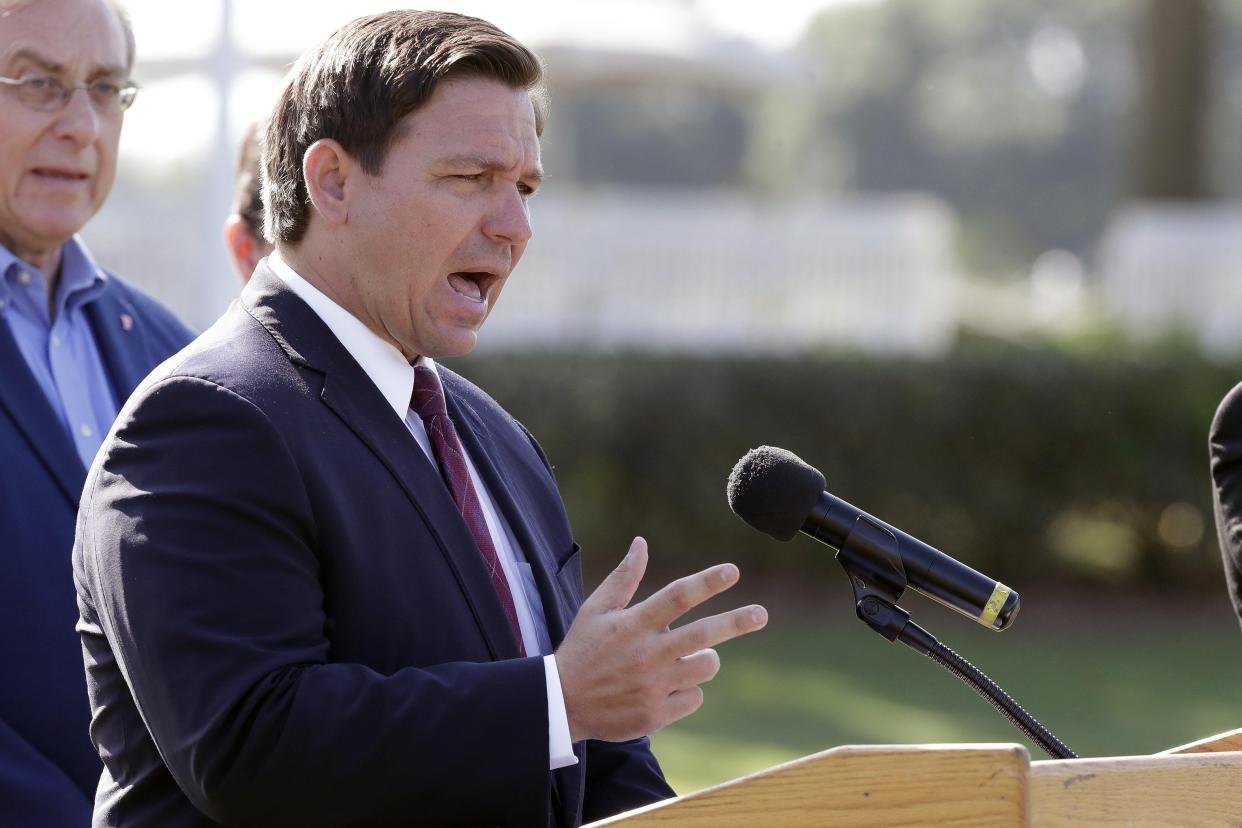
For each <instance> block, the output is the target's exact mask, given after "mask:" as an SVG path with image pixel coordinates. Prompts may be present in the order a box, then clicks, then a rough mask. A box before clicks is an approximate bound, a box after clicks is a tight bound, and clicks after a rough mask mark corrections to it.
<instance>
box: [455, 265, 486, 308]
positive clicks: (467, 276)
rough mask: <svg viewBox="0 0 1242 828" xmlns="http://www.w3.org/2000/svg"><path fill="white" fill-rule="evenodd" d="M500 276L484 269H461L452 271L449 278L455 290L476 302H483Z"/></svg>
mask: <svg viewBox="0 0 1242 828" xmlns="http://www.w3.org/2000/svg"><path fill="white" fill-rule="evenodd" d="M498 278H499V277H498V276H497V275H496V274H495V273H489V272H487V271H484V270H460V271H457V272H456V273H450V274H449V277H448V280H449V284H450V285H452V286H453V290H455V291H457V292H458V293H460V294H461V295H462V296H465V297H466V298H468V299H473V300H474V301H476V302H482V301H484V300H485V299H487V292H488V290H490V289H491V286H492V285H493V284H494V283H495V282H496V280H497V279H498Z"/></svg>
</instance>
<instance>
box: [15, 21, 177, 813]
mask: <svg viewBox="0 0 1242 828" xmlns="http://www.w3.org/2000/svg"><path fill="white" fill-rule="evenodd" d="M132 65H133V36H132V32H131V29H130V26H129V22H128V19H127V18H126V17H125V14H124V11H123V10H122V9H121V8H120V7H119V6H117V5H116V4H115V2H112V0H0V566H3V571H4V574H3V576H0V673H2V674H3V676H4V677H3V680H0V825H4V826H40V828H46V827H51V828H55V826H62V825H63V826H77V828H81V826H85V825H89V824H90V820H91V809H92V806H93V800H94V794H95V788H96V786H97V785H98V782H99V776H100V768H101V766H100V761H99V756H98V754H97V753H96V751H95V750H94V748H93V747H92V745H91V741H90V737H89V734H88V727H89V722H90V708H89V706H88V703H87V697H86V685H85V680H84V676H83V672H82V655H81V646H80V643H79V640H78V637H77V635H76V633H75V631H74V623H75V620H76V619H77V616H78V610H77V606H76V603H75V599H74V587H73V580H72V569H71V565H70V552H71V550H72V547H73V524H74V516H75V514H76V510H77V506H78V498H79V496H80V494H81V491H82V484H83V481H84V479H85V476H86V468H87V467H88V466H89V465H90V463H91V460H92V458H93V457H94V455H95V453H96V451H97V450H98V448H99V445H100V443H101V442H102V440H103V438H104V435H105V434H106V433H107V432H108V429H109V428H110V427H111V425H112V421H113V419H114V418H115V416H116V414H117V411H118V409H119V407H120V405H121V404H122V403H124V401H125V399H126V398H127V397H128V396H129V394H130V392H131V391H132V390H133V388H134V386H135V385H136V384H137V383H138V382H139V381H140V380H141V379H142V378H143V377H144V376H145V375H146V374H147V373H148V372H149V371H150V370H151V369H152V368H154V367H155V366H156V365H157V364H159V363H160V362H161V361H163V360H164V359H165V358H167V357H168V356H169V355H170V354H172V353H174V352H175V351H176V350H178V349H179V348H180V347H181V346H182V345H184V344H185V343H186V342H188V341H189V339H190V338H191V334H190V332H189V330H188V329H187V328H185V327H184V326H183V325H182V324H181V323H180V322H179V321H177V320H176V319H175V318H174V317H173V316H172V314H170V313H169V312H168V311H167V310H165V309H164V308H163V307H161V306H160V305H159V304H157V303H156V302H155V301H154V300H152V299H151V298H150V297H148V296H146V295H144V294H142V293H140V292H138V291H137V290H136V289H134V288H133V287H131V286H129V285H126V284H125V283H124V282H122V281H121V280H120V279H118V278H117V277H116V276H114V275H112V274H111V273H108V272H106V271H104V270H103V269H102V268H101V267H99V265H97V264H96V263H95V262H94V260H93V259H92V258H91V256H90V254H89V253H88V252H87V250H86V247H85V246H84V245H83V243H82V242H81V241H80V240H79V239H78V238H77V237H76V235H75V234H76V233H77V232H78V231H79V230H80V229H81V228H82V226H83V225H85V224H86V222H87V221H88V220H89V219H90V218H91V216H93V215H94V214H95V212H96V211H97V210H98V209H99V207H100V205H101V204H102V203H103V201H104V199H105V198H106V197H107V195H108V192H109V190H110V189H111V187H112V181H113V176H114V173H115V170H116V156H117V143H118V140H119V138H120V133H121V124H122V120H123V116H124V110H125V109H126V108H127V107H128V106H129V105H130V104H131V103H132V102H133V100H134V95H135V93H136V91H137V87H136V86H135V85H134V83H133V82H132V81H130V80H129V73H130V70H131V68H132Z"/></svg>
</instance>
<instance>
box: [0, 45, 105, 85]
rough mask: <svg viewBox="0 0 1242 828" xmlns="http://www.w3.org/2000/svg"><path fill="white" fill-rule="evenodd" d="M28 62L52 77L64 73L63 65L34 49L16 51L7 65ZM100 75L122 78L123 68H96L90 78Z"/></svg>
mask: <svg viewBox="0 0 1242 828" xmlns="http://www.w3.org/2000/svg"><path fill="white" fill-rule="evenodd" d="M23 60H25V61H29V62H31V63H33V64H35V65H37V66H38V67H39V68H40V69H44V70H46V71H48V72H50V73H52V74H53V75H63V74H64V73H65V65H64V64H63V63H58V62H57V61H56V60H55V59H53V58H50V57H48V56H47V55H45V54H43V53H42V52H39V51H37V50H35V49H31V48H25V49H18V50H17V51H16V52H14V53H13V54H12V55H10V56H9V58H8V61H7V62H6V63H7V65H12V64H14V63H17V62H19V61H23ZM101 75H108V76H116V77H124V76H125V67H123V66H97V67H95V69H93V70H92V71H91V74H90V77H92V78H97V77H100V76H101Z"/></svg>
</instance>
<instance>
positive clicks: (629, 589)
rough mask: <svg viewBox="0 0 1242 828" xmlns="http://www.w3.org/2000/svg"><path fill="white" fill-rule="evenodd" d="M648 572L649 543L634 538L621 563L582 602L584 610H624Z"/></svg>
mask: <svg viewBox="0 0 1242 828" xmlns="http://www.w3.org/2000/svg"><path fill="white" fill-rule="evenodd" d="M646 571H647V541H645V540H643V539H642V538H634V540H633V542H631V543H630V550H629V552H627V553H626V555H625V557H624V558H623V559H622V560H621V563H620V564H619V565H618V566H617V568H616V569H614V570H613V571H612V572H609V573H608V577H606V578H604V580H603V581H602V582H600V585H599V586H598V587H596V588H595V591H594V592H592V593H591V595H590V596H589V597H588V598H587V599H586V600H585V601H583V602H582V609H583V610H587V611H591V610H594V611H596V612H607V611H609V610H619V609H624V608H625V607H626V606H628V605H629V603H630V601H631V600H633V598H634V593H635V592H637V591H638V585H639V584H640V583H641V582H642V580H643V574H644V573H646Z"/></svg>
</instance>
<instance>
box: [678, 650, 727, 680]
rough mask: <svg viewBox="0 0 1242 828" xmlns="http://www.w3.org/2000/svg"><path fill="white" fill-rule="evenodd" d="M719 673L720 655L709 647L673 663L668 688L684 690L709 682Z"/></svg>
mask: <svg viewBox="0 0 1242 828" xmlns="http://www.w3.org/2000/svg"><path fill="white" fill-rule="evenodd" d="M719 672H720V655H719V654H718V653H717V652H716V651H715V650H713V649H711V648H710V647H709V648H707V649H705V650H699V651H698V652H697V653H691V654H690V655H688V656H682V657H681V658H679V659H677V660H676V661H675V662H673V668H672V674H671V678H670V681H669V686H670V687H672V688H673V689H674V690H685V689H689V688H691V687H697V686H698V685H700V684H704V683H706V682H709V681H711V680H712V679H714V678H715V677H716V674H717V673H719Z"/></svg>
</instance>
